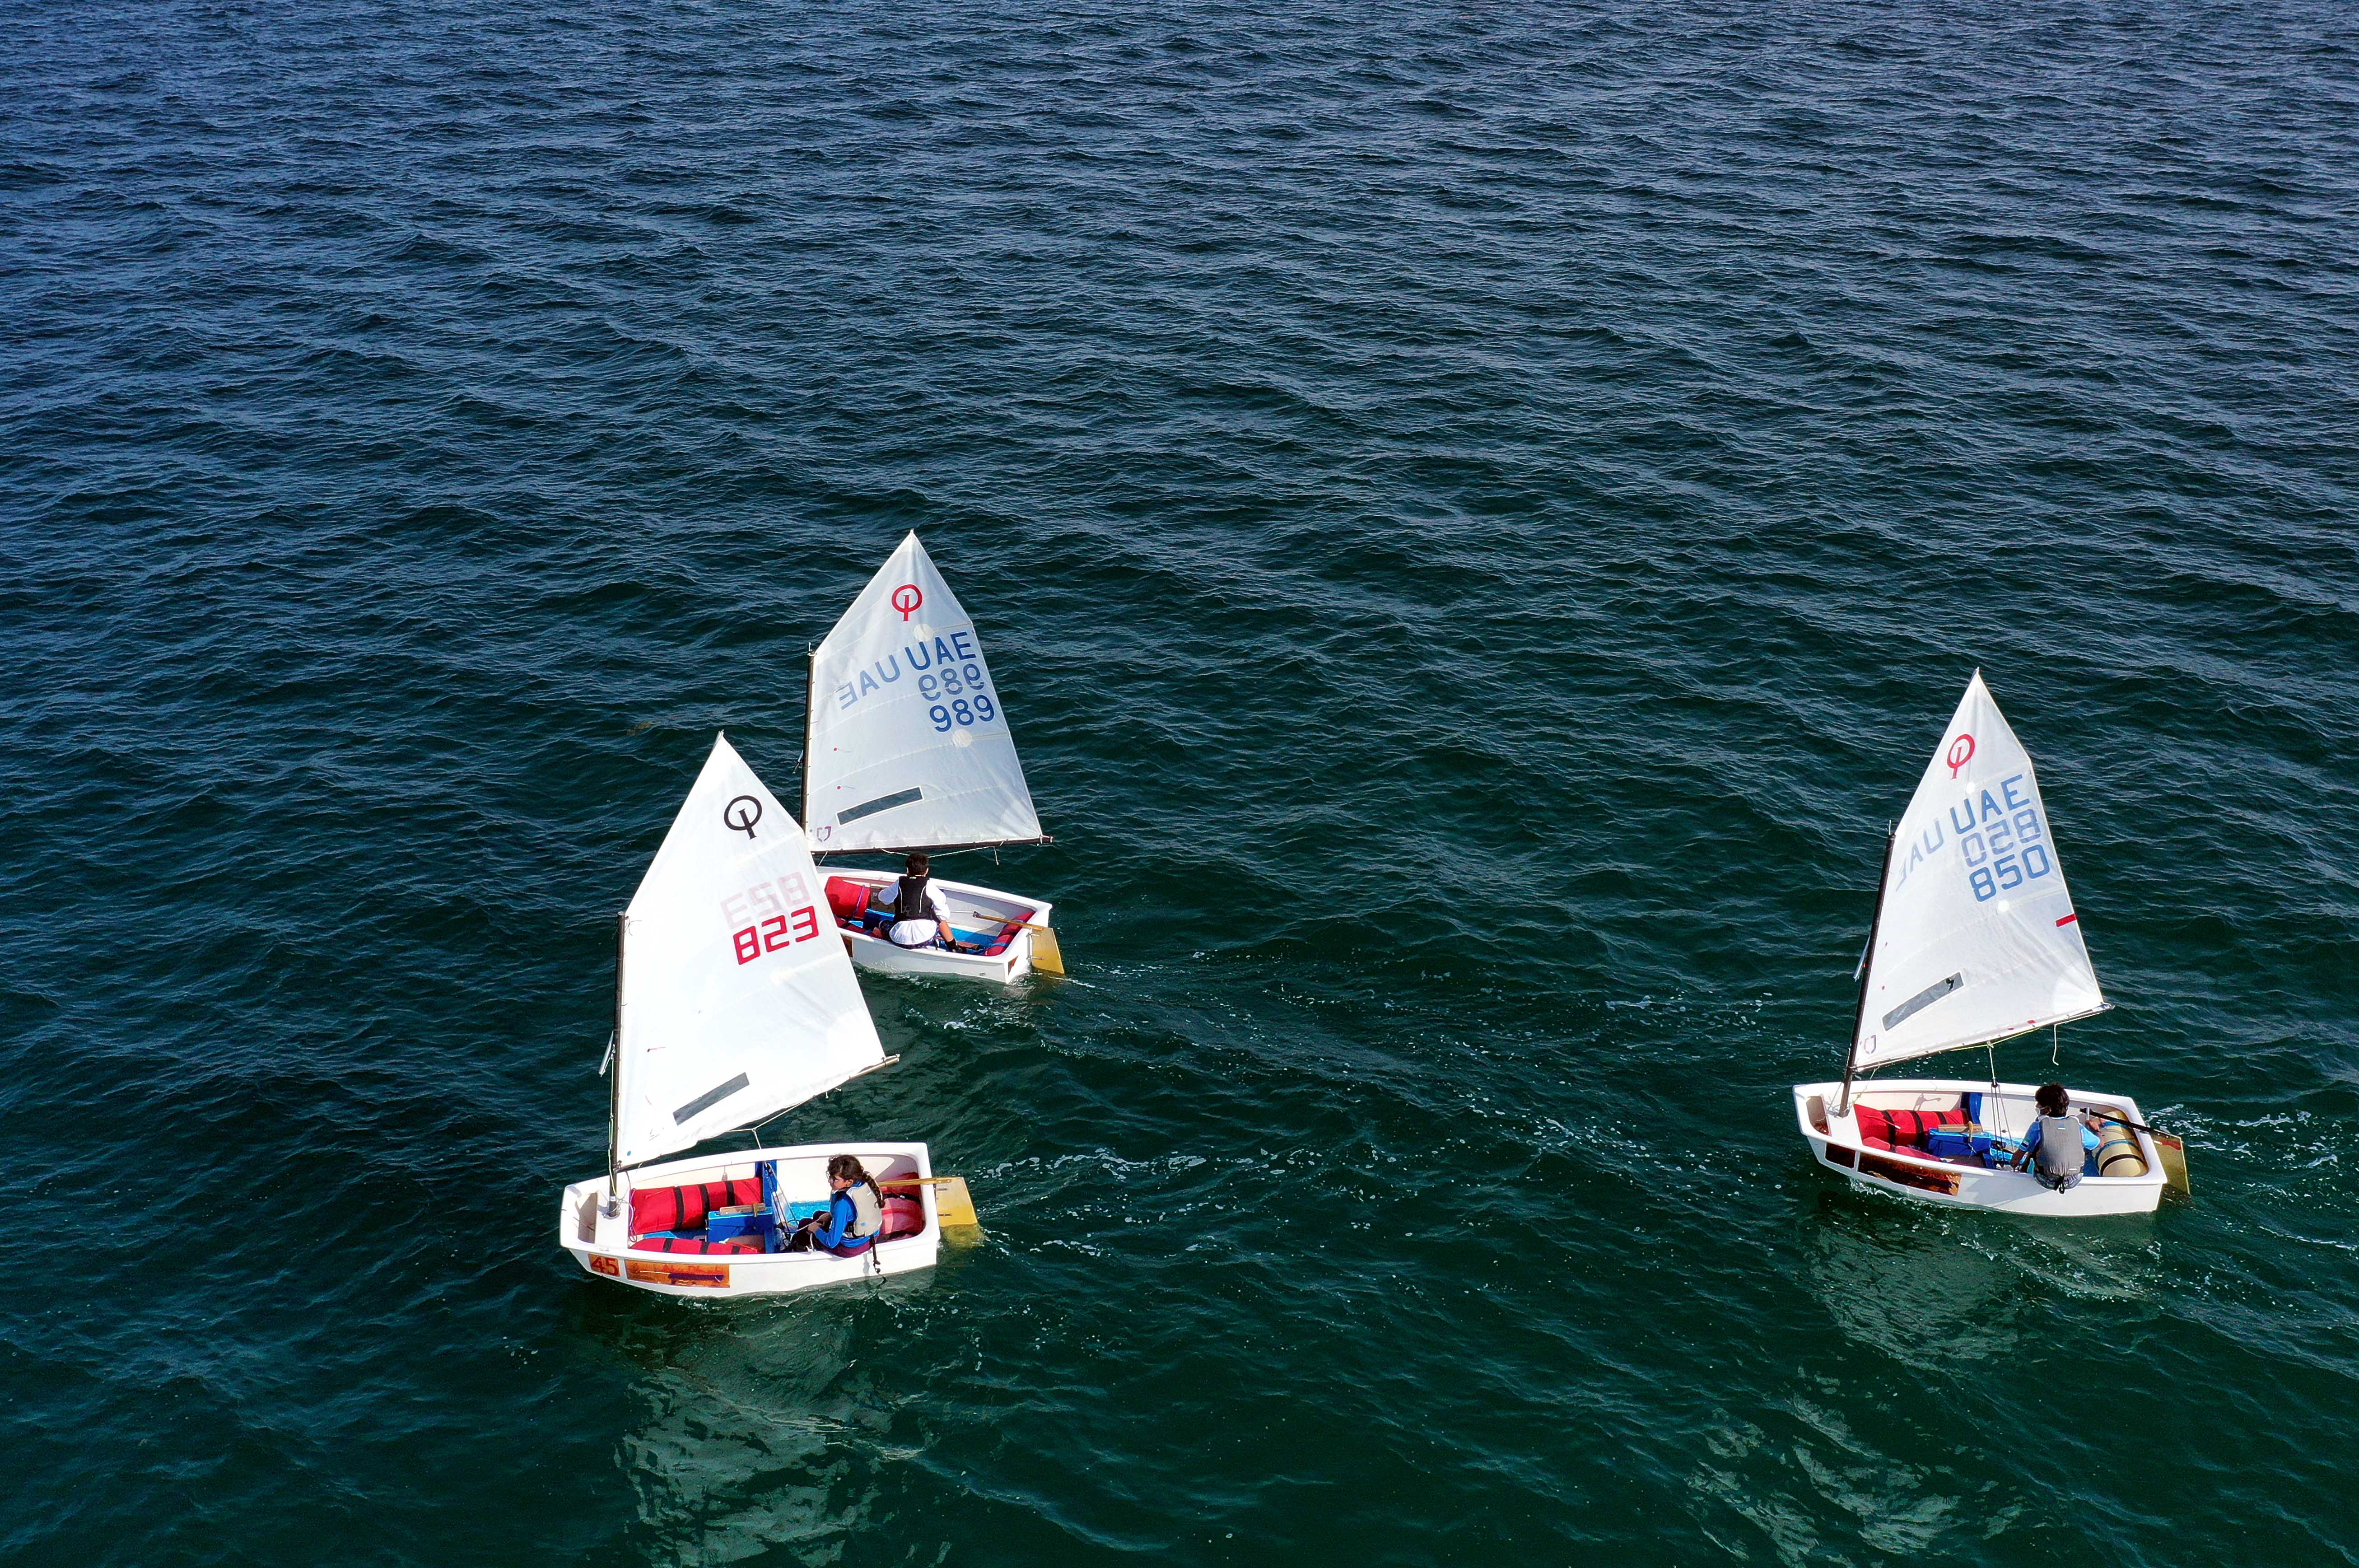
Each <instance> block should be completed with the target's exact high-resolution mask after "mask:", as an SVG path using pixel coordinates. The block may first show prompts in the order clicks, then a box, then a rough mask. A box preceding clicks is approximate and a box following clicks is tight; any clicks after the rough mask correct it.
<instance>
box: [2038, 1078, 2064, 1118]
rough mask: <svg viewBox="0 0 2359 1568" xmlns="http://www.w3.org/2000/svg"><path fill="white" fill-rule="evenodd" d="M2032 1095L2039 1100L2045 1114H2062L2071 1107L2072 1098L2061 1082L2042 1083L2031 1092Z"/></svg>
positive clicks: (2040, 1109)
mask: <svg viewBox="0 0 2359 1568" xmlns="http://www.w3.org/2000/svg"><path fill="white" fill-rule="evenodd" d="M2031 1097H2032V1098H2033V1099H2034V1100H2036V1101H2038V1105H2039V1114H2040V1115H2041V1116H2062V1115H2063V1114H2064V1113H2065V1112H2066V1111H2067V1110H2069V1109H2071V1104H2072V1098H2071V1095H2069V1094H2066V1093H2065V1092H2064V1085H2063V1084H2061V1083H2042V1084H2041V1085H2040V1086H2039V1087H2038V1088H2037V1089H2035V1090H2033V1091H2032V1092H2031Z"/></svg>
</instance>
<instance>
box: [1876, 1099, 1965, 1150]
mask: <svg viewBox="0 0 2359 1568" xmlns="http://www.w3.org/2000/svg"><path fill="white" fill-rule="evenodd" d="M1890 1116H1891V1118H1892V1141H1893V1142H1895V1143H1908V1144H1915V1145H1917V1146H1918V1147H1919V1148H1922V1147H1923V1146H1924V1142H1925V1134H1926V1133H1927V1132H1928V1131H1930V1129H1932V1128H1934V1127H1962V1126H1964V1125H1965V1120H1966V1110H1965V1107H1964V1106H1963V1105H1951V1107H1950V1108H1949V1109H1948V1110H1946V1111H1894V1112H1891V1113H1890Z"/></svg>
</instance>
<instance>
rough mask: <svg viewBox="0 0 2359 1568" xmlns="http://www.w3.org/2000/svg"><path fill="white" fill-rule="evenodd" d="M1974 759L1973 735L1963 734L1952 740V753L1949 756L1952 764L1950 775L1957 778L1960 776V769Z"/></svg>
mask: <svg viewBox="0 0 2359 1568" xmlns="http://www.w3.org/2000/svg"><path fill="white" fill-rule="evenodd" d="M1973 759H1974V737H1973V736H1972V735H1960V736H1959V737H1958V738H1957V739H1955V740H1953V741H1951V743H1950V754H1949V758H1948V760H1949V764H1950V777H1951V778H1952V779H1955V778H1956V777H1957V776H1958V769H1959V768H1963V767H1964V766H1965V765H1966V764H1967V763H1969V762H1972V761H1973Z"/></svg>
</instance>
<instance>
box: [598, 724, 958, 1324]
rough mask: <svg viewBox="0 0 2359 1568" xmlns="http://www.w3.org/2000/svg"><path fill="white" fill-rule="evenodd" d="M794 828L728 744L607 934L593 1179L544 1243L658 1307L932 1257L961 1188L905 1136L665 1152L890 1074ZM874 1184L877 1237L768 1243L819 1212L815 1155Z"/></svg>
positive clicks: (711, 760)
mask: <svg viewBox="0 0 2359 1568" xmlns="http://www.w3.org/2000/svg"><path fill="white" fill-rule="evenodd" d="M825 907H826V906H825V904H824V902H823V900H822V899H821V897H820V894H819V886H818V872H817V869H816V868H815V867H814V866H812V865H811V859H810V851H809V850H808V849H806V848H805V847H804V844H803V835H802V832H801V830H800V828H799V827H798V826H797V824H796V823H795V822H794V821H793V819H792V818H790V817H788V814H787V812H786V811H785V809H784V808H783V807H781V806H780V805H779V804H778V802H777V800H776V799H775V798H774V797H773V796H772V795H771V793H770V791H769V790H768V789H766V788H765V787H764V785H763V783H762V781H761V779H758V778H756V777H755V774H754V770H753V769H752V768H748V767H747V766H746V765H745V760H744V759H743V758H742V757H739V756H738V755H737V753H736V751H735V749H734V747H732V746H730V744H729V740H728V737H727V736H726V735H718V736H715V737H714V739H713V743H712V755H711V756H710V757H707V758H706V759H705V763H704V768H703V770H702V771H701V773H699V774H698V775H697V779H696V784H695V787H694V788H693V789H690V791H689V793H688V800H687V801H686V803H685V804H683V805H682V806H681V807H680V810H679V817H678V818H676V819H675V820H674V821H673V822H672V825H671V831H670V833H667V834H666V835H665V837H664V842H663V846H662V847H661V848H660V849H658V851H657V852H656V857H655V860H654V862H653V864H651V865H650V866H648V867H647V876H646V877H644V878H643V879H642V880H641V881H640V883H639V888H638V891H637V893H636V894H635V895H634V896H633V897H632V898H631V903H630V907H629V908H628V909H625V910H624V911H623V913H622V914H621V915H620V916H619V917H618V918H617V920H616V925H615V935H614V941H615V954H614V957H615V972H614V1039H613V1040H612V1042H611V1043H610V1045H609V1047H608V1054H607V1061H606V1064H605V1067H604V1068H603V1069H602V1071H608V1072H610V1073H611V1076H610V1078H609V1099H608V1104H607V1123H606V1173H605V1174H604V1175H603V1176H599V1177H592V1178H590V1179H588V1180H586V1181H576V1182H573V1183H572V1184H571V1185H570V1186H568V1187H567V1188H566V1189H565V1192H564V1194H563V1196H562V1197H561V1198H560V1200H559V1203H558V1221H557V1232H558V1243H559V1245H560V1246H561V1247H564V1248H565V1250H566V1251H568V1252H570V1253H571V1254H572V1255H573V1257H574V1258H575V1259H576V1261H578V1262H579V1263H580V1264H581V1265H582V1268H583V1269H587V1270H589V1271H590V1272H591V1273H592V1274H595V1275H598V1276H601V1277H602V1278H604V1279H614V1280H617V1281H619V1282H621V1283H623V1284H625V1285H631V1286H636V1287H638V1288H639V1289H641V1290H654V1291H657V1292H658V1293H660V1294H664V1295H672V1296H698V1297H717V1296H758V1295H775V1294H778V1293H780V1292H784V1291H788V1290H810V1289H813V1288H815V1287H817V1286H821V1285H830V1284H836V1283H840V1282H843V1281H844V1280H849V1279H869V1278H876V1277H879V1276H883V1275H887V1274H904V1273H908V1272H910V1271H912V1270H915V1269H928V1268H931V1267H932V1266H933V1263H934V1261H935V1258H936V1256H937V1255H938V1253H939V1252H940V1244H941V1237H942V1228H943V1226H944V1225H973V1224H974V1214H973V1203H972V1202H971V1201H970V1200H969V1199H968V1198H967V1196H966V1188H965V1183H964V1182H962V1181H958V1180H957V1179H956V1178H950V1179H937V1178H935V1176H934V1171H933V1161H932V1157H931V1156H930V1154H929V1152H928V1150H927V1149H926V1146H925V1145H924V1144H922V1143H873V1142H857V1143H829V1144H805V1145H798V1146H794V1147H788V1148H780V1149H749V1150H745V1151H740V1152H727V1153H720V1154H707V1155H702V1156H694V1157H690V1158H689V1159H685V1160H670V1161H669V1162H663V1161H664V1157H665V1156H667V1155H673V1154H678V1153H679V1152H680V1151H681V1150H682V1149H691V1148H693V1147H695V1146H696V1145H697V1144H699V1143H701V1142H703V1141H704V1140H706V1139H708V1138H717V1137H719V1136H720V1135H722V1134H723V1133H726V1132H730V1131H732V1130H734V1129H736V1128H739V1127H750V1126H754V1125H756V1124H757V1123H760V1122H763V1121H766V1120H767V1119H769V1118H771V1117H773V1116H777V1115H778V1114H779V1113H780V1112H782V1111H786V1110H789V1109H791V1108H793V1107H794V1106H796V1105H801V1104H803V1103H804V1102H805V1101H807V1100H811V1099H815V1098H817V1097H818V1096H819V1095H821V1094H826V1093H827V1092H828V1091H829V1090H831V1089H833V1088H835V1087H837V1086H838V1085H840V1084H843V1083H848V1082H850V1081H851V1080H853V1079H854V1078H857V1077H859V1076H861V1075H862V1074H863V1073H873V1072H875V1071H876V1070H877V1069H878V1068H880V1067H885V1066H888V1065H890V1064H891V1063H892V1062H894V1061H895V1060H897V1059H896V1058H893V1057H889V1056H886V1054H885V1048H884V1046H883V1044H882V1043H881V1042H879V1040H877V1038H876V1025H875V1021H874V1020H872V1019H871V1018H870V1017H869V1016H868V1005H867V1003H866V1002H865V1001H864V999H863V998H862V996H861V994H860V981H859V979H858V977H857V976H855V975H853V972H852V964H851V963H850V961H849V960H848V959H847V958H846V957H845V955H844V952H843V946H842V944H841V943H839V942H835V941H833V940H832V938H831V937H830V936H829V933H828V929H827V918H826V916H825V914H824V913H822V911H823V910H824V909H825ZM836 1154H850V1155H854V1156H856V1157H857V1158H858V1159H859V1160H860V1161H861V1163H862V1164H863V1165H864V1167H865V1168H866V1170H867V1171H868V1173H869V1175H870V1176H871V1177H873V1178H874V1179H875V1181H876V1183H877V1186H878V1188H879V1191H880V1194H881V1196H882V1198H883V1208H884V1211H885V1224H884V1229H883V1231H882V1232H881V1234H880V1239H879V1240H878V1241H877V1242H876V1243H875V1245H873V1246H871V1247H869V1248H868V1249H867V1250H866V1251H865V1252H864V1253H862V1254H860V1255H858V1256H855V1257H851V1258H839V1257H836V1256H834V1255H832V1254H830V1253H826V1252H817V1251H812V1252H788V1251H785V1250H783V1248H784V1247H785V1245H786V1241H787V1238H788V1236H790V1235H791V1234H792V1232H793V1229H794V1226H795V1225H796V1224H797V1223H798V1222H799V1220H800V1219H801V1218H803V1217H804V1216H806V1215H809V1214H816V1213H819V1212H821V1211H822V1210H823V1209H824V1208H825V1207H826V1206H827V1203H828V1201H829V1198H830V1195H831V1190H830V1188H829V1185H828V1181H827V1162H828V1158H829V1156H831V1155H836Z"/></svg>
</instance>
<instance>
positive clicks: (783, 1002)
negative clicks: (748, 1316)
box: [615, 736, 885, 1165]
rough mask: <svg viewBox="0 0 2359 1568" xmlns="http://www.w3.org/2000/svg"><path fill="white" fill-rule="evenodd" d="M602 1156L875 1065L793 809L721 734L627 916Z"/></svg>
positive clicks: (669, 1147) (621, 1154) (738, 1122)
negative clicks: (611, 1136) (612, 1117)
mask: <svg viewBox="0 0 2359 1568" xmlns="http://www.w3.org/2000/svg"><path fill="white" fill-rule="evenodd" d="M624 919H625V930H624V937H623V983H622V997H621V1011H622V1025H621V1038H620V1047H619V1049H618V1051H616V1053H615V1071H617V1072H619V1073H621V1074H622V1081H621V1083H620V1084H619V1086H618V1089H617V1099H616V1109H617V1115H616V1124H617V1125H616V1127H615V1141H616V1149H615V1157H616V1160H618V1161H619V1162H620V1163H621V1164H624V1165H636V1164H639V1163H642V1162H644V1161H646V1160H655V1159H658V1158H659V1157H661V1156H663V1155H666V1154H671V1153H674V1152H676V1151H678V1150H679V1149H686V1148H688V1147H690V1145H691V1144H694V1143H697V1142H699V1141H700V1140H701V1139H704V1138H711V1137H713V1136H714V1135H715V1134H718V1133H723V1132H726V1131H728V1130H729V1129H730V1128H732V1127H745V1126H746V1125H748V1124H749V1123H752V1122H756V1121H759V1120H761V1119H762V1118H763V1117H765V1116H775V1115H777V1113H778V1112H779V1111H782V1110H785V1109H786V1108H787V1107H788V1106H790V1105H800V1104H802V1103H803V1102H804V1101H805V1100H808V1099H810V1098H811V1097H812V1096H813V1095H815V1094H824V1093H826V1092H827V1091H828V1090H830V1089H832V1088H834V1087H835V1086H836V1085H837V1084H838V1083H843V1081H844V1080H845V1079H847V1078H850V1077H852V1076H853V1075H854V1074H856V1073H862V1072H864V1071H866V1070H867V1069H869V1068H871V1067H874V1066H875V1065H876V1064H877V1063H879V1062H882V1061H884V1060H885V1050H884V1047H883V1046H881V1045H880V1044H878V1043H877V1040H876V1026H875V1022H874V1021H872V1020H871V1019H870V1018H869V1016H868V1004H867V1003H866V1001H864V999H863V998H862V996H861V994H860V982H859V981H858V980H857V979H855V978H854V977H853V972H852V961H851V960H850V959H849V958H847V957H846V956H845V955H844V951H843V940H842V938H840V937H839V936H838V935H837V934H836V930H835V921H834V920H832V918H831V917H830V915H829V913H828V908H827V899H826V898H825V897H824V896H823V895H822V893H821V886H820V881H819V877H818V875H817V873H816V872H815V871H814V870H813V868H812V866H811V859H810V850H809V849H807V848H806V847H804V844H803V835H802V833H801V831H800V830H799V828H798V827H797V826H796V825H795V822H794V819H793V818H792V817H790V816H789V815H788V813H787V811H786V810H785V809H784V808H783V807H781V806H780V805H779V804H778V802H777V800H776V799H775V798H773V797H772V795H771V794H770V791H769V790H768V789H765V788H764V787H763V784H762V781H761V780H760V779H756V777H755V776H754V770H753V769H752V768H748V767H746V766H745V761H744V759H743V758H741V757H738V755H737V753H736V752H735V750H734V749H733V748H732V747H731V746H730V745H729V741H728V738H727V737H726V736H718V737H715V739H714V740H713V743H712V756H711V757H709V758H707V759H706V761H705V764H704V771H703V772H701V773H700V774H699V775H697V779H696V786H695V788H694V789H690V791H689V792H688V803H687V804H686V805H684V806H682V807H680V809H679V816H678V817H677V818H675V819H674V820H673V822H672V824H671V832H670V833H668V834H666V835H665V837H664V842H663V847H662V848H661V849H659V850H658V851H656V858H655V862H654V864H653V865H651V866H648V867H647V876H646V877H645V878H643V879H642V880H641V881H640V883H639V890H638V892H637V893H636V894H635V895H634V896H633V897H632V898H631V907H630V909H628V910H627V911H626V912H625V917H624Z"/></svg>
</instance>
